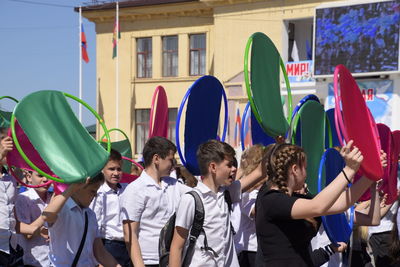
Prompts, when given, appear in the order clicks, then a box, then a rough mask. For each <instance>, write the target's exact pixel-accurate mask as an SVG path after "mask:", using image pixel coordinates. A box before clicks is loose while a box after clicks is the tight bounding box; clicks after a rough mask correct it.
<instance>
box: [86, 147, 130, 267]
mask: <svg viewBox="0 0 400 267" xmlns="http://www.w3.org/2000/svg"><path fill="white" fill-rule="evenodd" d="M121 166H122V156H121V154H120V153H119V152H118V151H116V150H113V149H111V152H110V157H109V159H108V162H107V164H106V166H104V168H103V170H102V172H103V174H104V178H105V181H104V183H103V184H102V185H101V186H100V188H99V190H97V195H96V197H95V198H94V199H93V201H92V203H91V204H90V208H91V209H92V210H93V211H94V213H95V214H96V218H97V222H98V224H99V232H100V236H101V238H102V240H103V244H104V247H105V248H106V249H107V251H108V252H110V254H111V255H113V257H114V258H115V259H116V260H117V261H118V263H119V264H121V265H122V266H124V267H125V266H132V265H131V259H130V258H129V254H128V251H127V249H126V246H125V241H124V233H123V231H122V220H121V216H120V204H119V201H120V196H121V194H122V192H124V189H125V188H126V186H127V184H120V183H119V182H120V181H121V176H122V168H121Z"/></svg>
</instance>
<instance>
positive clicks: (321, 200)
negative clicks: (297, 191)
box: [291, 141, 372, 219]
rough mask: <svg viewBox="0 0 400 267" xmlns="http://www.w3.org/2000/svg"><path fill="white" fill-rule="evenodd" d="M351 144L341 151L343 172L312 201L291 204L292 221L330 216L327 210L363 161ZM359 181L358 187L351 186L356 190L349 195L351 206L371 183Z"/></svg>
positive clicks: (299, 201)
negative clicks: (344, 163)
mask: <svg viewBox="0 0 400 267" xmlns="http://www.w3.org/2000/svg"><path fill="white" fill-rule="evenodd" d="M352 144H353V141H350V142H348V143H347V145H346V146H345V147H343V148H342V149H341V155H342V156H343V157H344V159H345V162H346V166H345V167H344V169H343V171H342V172H341V173H340V174H339V175H338V176H337V177H336V178H335V179H334V180H333V181H332V182H331V183H330V184H329V185H328V186H327V187H325V188H324V189H323V190H322V191H321V192H320V193H319V194H318V195H316V196H315V197H314V198H313V199H311V200H308V199H303V198H299V199H297V200H296V201H295V203H294V204H293V207H292V211H291V215H292V218H293V219H304V218H310V217H318V216H323V215H327V214H332V213H329V209H330V208H331V207H332V205H333V204H334V203H335V202H336V201H337V199H338V198H339V197H340V196H341V194H343V191H344V190H345V188H346V187H347V185H348V180H347V179H349V180H350V181H351V180H352V179H353V177H354V175H355V174H356V172H357V170H358V169H359V167H360V164H361V162H362V160H363V156H362V154H361V152H360V151H359V150H358V148H357V147H354V148H353V150H351V146H352ZM360 181H362V184H360ZM360 181H358V183H357V184H360V185H359V186H356V185H357V184H356V185H354V186H353V187H356V190H353V194H350V197H351V201H352V203H353V204H354V202H355V201H357V200H358V198H359V197H360V196H361V194H362V193H363V192H364V191H365V189H367V188H368V186H370V185H371V184H372V181H371V182H369V181H364V180H362V179H361V180H360ZM339 212H340V211H339ZM339 212H336V213H339Z"/></svg>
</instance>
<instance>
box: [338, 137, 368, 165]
mask: <svg viewBox="0 0 400 267" xmlns="http://www.w3.org/2000/svg"><path fill="white" fill-rule="evenodd" d="M353 143H354V142H353V140H350V141H349V142H348V143H347V144H346V146H344V147H342V149H341V150H340V155H342V157H343V158H344V161H345V162H346V166H347V167H349V168H350V169H352V170H353V171H354V172H357V171H358V169H359V168H360V165H361V162H362V161H363V159H364V157H363V155H362V154H361V151H360V150H359V149H358V148H357V147H356V146H354V147H353V149H351V147H352V145H353Z"/></svg>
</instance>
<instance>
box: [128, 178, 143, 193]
mask: <svg viewBox="0 0 400 267" xmlns="http://www.w3.org/2000/svg"><path fill="white" fill-rule="evenodd" d="M144 180H145V178H144V177H143V176H139V177H138V178H137V179H136V180H135V181H133V182H131V183H129V184H128V185H126V187H125V189H124V192H126V191H131V190H138V189H140V188H142V187H145V186H146V183H145V181H144Z"/></svg>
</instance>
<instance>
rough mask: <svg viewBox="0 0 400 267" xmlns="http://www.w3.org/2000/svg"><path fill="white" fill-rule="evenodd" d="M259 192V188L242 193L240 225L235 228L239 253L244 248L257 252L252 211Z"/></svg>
mask: <svg viewBox="0 0 400 267" xmlns="http://www.w3.org/2000/svg"><path fill="white" fill-rule="evenodd" d="M257 194H258V190H257V189H255V190H253V191H251V192H245V193H243V194H242V201H241V202H240V206H239V209H240V216H241V217H240V225H239V227H238V228H235V230H236V235H235V236H234V238H235V243H237V246H236V252H237V253H238V254H239V253H240V252H241V251H243V250H244V251H252V252H257V235H256V224H255V221H254V217H252V216H251V211H252V210H253V208H254V207H255V205H256V199H257Z"/></svg>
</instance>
